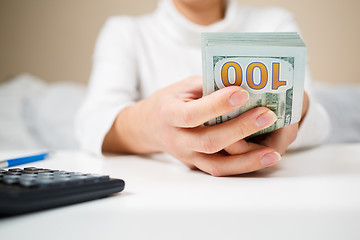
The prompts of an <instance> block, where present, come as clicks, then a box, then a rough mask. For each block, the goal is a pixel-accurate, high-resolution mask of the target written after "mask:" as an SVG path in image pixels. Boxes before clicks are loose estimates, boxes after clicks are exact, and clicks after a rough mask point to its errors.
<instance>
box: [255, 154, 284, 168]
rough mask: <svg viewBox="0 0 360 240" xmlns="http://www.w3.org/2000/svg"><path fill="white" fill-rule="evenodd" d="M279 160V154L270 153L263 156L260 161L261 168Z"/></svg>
mask: <svg viewBox="0 0 360 240" xmlns="http://www.w3.org/2000/svg"><path fill="white" fill-rule="evenodd" d="M280 159H281V155H280V153H278V152H271V153H267V154H265V155H264V156H263V157H262V159H261V160H260V161H261V164H262V165H263V166H269V165H272V164H274V163H276V162H278V161H280Z"/></svg>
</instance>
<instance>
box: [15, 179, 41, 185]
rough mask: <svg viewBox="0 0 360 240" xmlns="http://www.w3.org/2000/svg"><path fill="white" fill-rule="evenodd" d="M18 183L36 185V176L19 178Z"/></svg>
mask: <svg viewBox="0 0 360 240" xmlns="http://www.w3.org/2000/svg"><path fill="white" fill-rule="evenodd" d="M19 183H20V185H21V186H24V187H31V186H36V185H37V182H36V178H20V180H19Z"/></svg>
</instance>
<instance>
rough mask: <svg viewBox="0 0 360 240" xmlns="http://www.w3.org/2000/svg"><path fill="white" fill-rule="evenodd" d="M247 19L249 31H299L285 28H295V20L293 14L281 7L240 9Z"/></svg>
mask: <svg viewBox="0 0 360 240" xmlns="http://www.w3.org/2000/svg"><path fill="white" fill-rule="evenodd" d="M240 11H242V12H243V13H244V14H245V16H246V18H245V22H246V24H247V26H248V28H251V29H248V30H249V31H263V32H268V31H273V32H277V31H297V27H295V26H294V27H289V28H288V27H284V26H293V25H296V24H295V20H294V17H293V14H292V13H291V12H289V11H287V10H286V9H283V8H280V7H263V8H258V7H250V6H242V7H240Z"/></svg>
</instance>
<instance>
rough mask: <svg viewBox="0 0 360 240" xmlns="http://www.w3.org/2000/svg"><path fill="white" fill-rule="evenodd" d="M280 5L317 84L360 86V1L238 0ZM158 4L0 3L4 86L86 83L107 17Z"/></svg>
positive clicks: (153, 0)
mask: <svg viewBox="0 0 360 240" xmlns="http://www.w3.org/2000/svg"><path fill="white" fill-rule="evenodd" d="M239 1H240V2H241V3H246V4H251V5H255V6H271V5H276V6H281V7H284V8H286V9H288V10H290V11H291V12H292V13H293V14H294V15H295V18H296V20H297V21H298V23H299V25H300V28H301V30H302V33H303V36H304V38H305V41H306V42H307V45H308V53H309V57H310V58H309V60H310V66H311V70H312V73H313V76H314V78H315V79H316V80H319V81H327V82H333V83H340V82H342V83H360V78H359V77H358V76H359V75H360V66H358V65H359V64H360V61H359V57H360V31H359V28H360V27H359V26H358V25H359V24H360V14H359V13H358V11H359V10H360V1H359V0H300V1H299V0H273V1H269V0H258V1H254V0H239ZM156 4H157V0H61V1H59V0H30V1H28V0H0V81H4V80H6V79H9V78H10V77H12V76H14V75H16V74H19V73H21V72H30V73H33V74H35V75H38V76H39V77H41V78H43V79H45V80H47V81H51V82H54V81H64V80H65V81H76V82H83V83H86V82H87V80H88V77H89V73H90V69H91V55H92V51H93V47H94V43H95V40H96V37H97V35H98V33H99V30H100V28H101V26H102V24H103V23H104V21H105V19H106V18H107V17H108V16H111V15H116V14H130V15H139V14H143V13H146V12H149V11H152V10H153V9H155V7H156Z"/></svg>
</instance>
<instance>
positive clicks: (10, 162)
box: [0, 153, 49, 169]
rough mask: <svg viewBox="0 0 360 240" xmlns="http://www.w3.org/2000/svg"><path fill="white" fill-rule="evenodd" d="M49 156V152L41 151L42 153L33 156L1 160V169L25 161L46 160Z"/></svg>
mask: <svg viewBox="0 0 360 240" xmlns="http://www.w3.org/2000/svg"><path fill="white" fill-rule="evenodd" d="M47 156H49V154H48V153H41V154H37V155H32V156H26V157H20V158H13V159H7V160H3V161H0V169H1V168H7V167H13V166H16V165H20V164H25V163H29V162H36V161H40V160H44V159H45V158H46V157H47Z"/></svg>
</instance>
